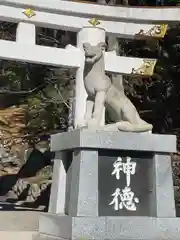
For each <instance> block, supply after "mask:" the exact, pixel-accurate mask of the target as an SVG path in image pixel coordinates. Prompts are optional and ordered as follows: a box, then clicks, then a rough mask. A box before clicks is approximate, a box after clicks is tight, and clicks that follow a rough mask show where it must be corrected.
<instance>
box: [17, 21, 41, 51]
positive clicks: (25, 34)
mask: <svg viewBox="0 0 180 240" xmlns="http://www.w3.org/2000/svg"><path fill="white" fill-rule="evenodd" d="M16 42H17V43H20V44H31V45H35V44H36V27H35V25H34V24H31V23H24V22H20V23H19V24H18V26H17V30H16ZM24 51H26V49H24Z"/></svg>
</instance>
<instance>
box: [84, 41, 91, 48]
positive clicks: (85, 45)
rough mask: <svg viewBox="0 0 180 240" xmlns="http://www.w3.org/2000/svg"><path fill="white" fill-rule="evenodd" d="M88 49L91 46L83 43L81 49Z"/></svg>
mask: <svg viewBox="0 0 180 240" xmlns="http://www.w3.org/2000/svg"><path fill="white" fill-rule="evenodd" d="M90 47H91V44H90V43H87V42H85V43H83V48H84V49H88V48H90Z"/></svg>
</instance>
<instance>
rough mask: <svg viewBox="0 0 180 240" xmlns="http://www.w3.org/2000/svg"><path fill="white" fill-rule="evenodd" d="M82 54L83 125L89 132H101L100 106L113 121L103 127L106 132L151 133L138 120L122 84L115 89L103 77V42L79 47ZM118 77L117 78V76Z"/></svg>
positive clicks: (143, 122)
mask: <svg viewBox="0 0 180 240" xmlns="http://www.w3.org/2000/svg"><path fill="white" fill-rule="evenodd" d="M83 48H84V52H85V66H84V86H85V89H86V91H87V95H88V97H87V100H86V113H85V117H84V126H87V127H89V128H93V129H101V126H100V125H101V124H100V123H101V119H102V116H103V109H104V106H105V107H106V110H107V111H108V115H109V117H110V119H111V120H112V121H113V122H115V123H114V124H109V125H106V126H105V127H104V129H108V126H110V128H109V129H110V130H112V129H113V130H120V131H129V132H145V131H151V130H152V125H151V124H148V123H147V122H145V121H144V120H142V119H141V118H140V116H139V114H138V112H137V110H136V108H135V107H134V105H133V104H132V103H131V101H130V100H129V99H128V98H127V97H126V95H125V93H124V87H123V81H122V78H118V79H121V80H120V83H119V86H120V87H118V88H117V87H115V84H113V81H115V80H116V77H114V78H112V80H111V79H110V78H109V77H108V76H107V75H106V74H105V63H104V54H103V52H104V50H105V48H106V44H105V43H98V44H97V45H96V46H91V45H90V44H89V43H84V44H83ZM118 76H119V75H118Z"/></svg>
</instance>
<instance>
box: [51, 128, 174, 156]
mask: <svg viewBox="0 0 180 240" xmlns="http://www.w3.org/2000/svg"><path fill="white" fill-rule="evenodd" d="M77 148H81V149H82V148H95V149H114V150H116V149H117V150H132V151H151V152H165V153H168V152H176V136H175V135H162V134H150V133H130V132H109V131H94V132H93V131H90V130H85V129H81V130H75V131H71V132H64V133H58V134H54V135H52V136H51V150H52V151H61V150H69V149H77Z"/></svg>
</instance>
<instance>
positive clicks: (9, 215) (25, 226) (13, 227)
mask: <svg viewBox="0 0 180 240" xmlns="http://www.w3.org/2000/svg"><path fill="white" fill-rule="evenodd" d="M39 215H40V212H36V211H1V212H0V231H37V230H38V226H39ZM0 239H2V240H4V239H3V238H1V237H0Z"/></svg>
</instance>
